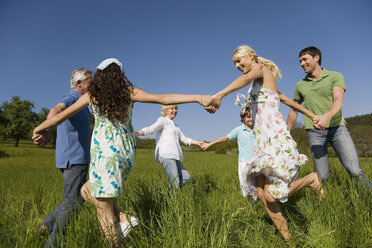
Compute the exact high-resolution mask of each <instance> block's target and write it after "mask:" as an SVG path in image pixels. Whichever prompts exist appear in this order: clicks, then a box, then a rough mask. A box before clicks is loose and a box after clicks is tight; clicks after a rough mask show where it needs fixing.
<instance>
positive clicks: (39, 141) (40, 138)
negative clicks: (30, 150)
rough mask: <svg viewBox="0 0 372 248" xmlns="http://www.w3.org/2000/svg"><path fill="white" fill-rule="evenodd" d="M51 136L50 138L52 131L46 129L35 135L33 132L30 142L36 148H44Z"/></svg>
mask: <svg viewBox="0 0 372 248" xmlns="http://www.w3.org/2000/svg"><path fill="white" fill-rule="evenodd" d="M51 136H52V130H49V129H47V130H44V131H40V132H37V133H36V132H35V130H34V133H33V135H32V141H33V142H34V144H36V145H38V146H45V145H46V144H48V143H49V141H50V137H51Z"/></svg>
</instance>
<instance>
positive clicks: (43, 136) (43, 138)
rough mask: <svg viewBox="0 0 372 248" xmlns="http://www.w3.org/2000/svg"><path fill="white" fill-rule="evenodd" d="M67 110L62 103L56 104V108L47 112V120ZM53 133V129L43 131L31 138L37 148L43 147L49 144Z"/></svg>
mask: <svg viewBox="0 0 372 248" xmlns="http://www.w3.org/2000/svg"><path fill="white" fill-rule="evenodd" d="M66 108H67V106H66V104H64V103H58V104H57V105H56V106H54V107H53V108H51V109H50V110H49V113H48V116H47V119H50V118H52V117H53V116H55V115H57V114H59V113H61V112H62V111H63V110H65V109H66ZM53 131H54V128H49V129H45V130H44V131H43V132H41V133H39V134H37V135H36V137H34V138H33V141H34V143H35V144H37V145H39V146H45V145H46V144H48V143H49V141H50V137H51V135H52V133H53Z"/></svg>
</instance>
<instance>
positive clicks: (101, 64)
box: [97, 58, 123, 71]
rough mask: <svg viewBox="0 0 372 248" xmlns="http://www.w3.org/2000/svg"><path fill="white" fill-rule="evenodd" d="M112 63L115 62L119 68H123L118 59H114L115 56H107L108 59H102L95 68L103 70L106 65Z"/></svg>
mask: <svg viewBox="0 0 372 248" xmlns="http://www.w3.org/2000/svg"><path fill="white" fill-rule="evenodd" d="M112 63H115V64H117V65H118V66H120V69H121V70H123V66H122V65H121V63H120V61H119V60H117V59H115V58H109V59H105V60H104V61H102V62H101V63H100V64H99V65H98V66H97V69H98V70H101V71H102V70H104V69H105V68H106V67H107V66H109V65H111V64H112Z"/></svg>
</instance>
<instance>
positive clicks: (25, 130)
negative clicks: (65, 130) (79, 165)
mask: <svg viewBox="0 0 372 248" xmlns="http://www.w3.org/2000/svg"><path fill="white" fill-rule="evenodd" d="M33 109H34V103H32V102H30V101H28V100H21V99H20V97H19V96H13V97H12V99H11V100H10V101H9V102H8V101H5V102H3V103H2V104H1V106H0V140H2V141H6V140H8V141H9V140H12V141H13V142H14V145H15V146H16V147H17V146H18V144H19V141H20V140H22V139H30V138H31V136H32V130H33V129H34V127H36V126H37V125H38V124H40V123H41V122H43V121H44V120H46V118H47V116H48V113H49V109H47V108H42V109H41V110H40V112H38V113H36V112H34V111H33ZM346 122H347V127H348V129H349V132H350V134H351V136H352V138H353V140H354V143H355V146H356V148H357V151H358V154H359V156H360V157H365V158H369V157H370V156H371V155H372V113H371V114H366V115H357V116H354V117H349V118H346ZM93 125H94V118H92V119H91V128H92V127H93ZM291 134H292V136H293V138H294V140H295V141H296V142H297V147H298V149H299V151H300V152H301V153H304V154H307V155H310V148H309V144H308V139H307V132H306V130H305V129H304V128H303V126H302V125H301V124H300V123H296V124H295V126H294V128H293V129H292V131H291ZM136 141H137V148H140V149H154V148H155V139H139V138H136ZM55 142H56V131H55V130H54V134H53V137H52V141H51V143H52V144H53V145H55ZM182 149H183V150H184V151H200V148H199V147H198V146H185V145H182ZM210 151H214V152H215V153H219V154H237V153H238V147H237V143H236V141H235V140H233V141H226V142H224V143H220V144H217V145H215V146H212V147H211V148H210ZM329 156H330V157H332V156H336V154H335V153H334V151H333V149H329Z"/></svg>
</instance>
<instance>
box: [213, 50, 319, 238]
mask: <svg viewBox="0 0 372 248" xmlns="http://www.w3.org/2000/svg"><path fill="white" fill-rule="evenodd" d="M232 59H233V61H234V63H235V66H236V68H237V69H238V70H240V71H241V72H242V73H243V75H242V76H240V77H238V78H237V79H236V80H235V81H233V82H232V83H231V84H230V85H229V86H227V87H226V88H225V89H223V90H221V91H220V92H218V93H217V94H215V95H214V96H213V98H214V99H215V101H214V106H209V107H207V108H206V109H207V110H208V111H209V112H215V111H216V110H217V109H218V108H219V106H220V104H221V99H222V98H223V97H225V96H226V95H228V94H230V93H231V92H234V91H236V90H238V89H241V88H243V87H244V86H247V85H248V84H250V83H251V82H253V85H252V88H251V89H250V90H249V91H250V92H249V97H250V101H251V104H252V118H253V122H254V126H253V129H254V133H255V142H254V146H255V150H254V155H253V158H252V159H251V161H249V163H247V168H246V173H247V176H248V177H249V176H251V177H255V179H256V185H253V186H254V187H255V190H253V192H252V196H253V197H258V198H259V199H260V200H261V202H262V204H263V206H264V208H265V210H266V212H267V213H268V215H269V216H270V218H271V219H272V221H273V222H274V224H275V225H276V227H277V228H278V230H279V231H280V233H281V234H282V236H283V237H284V239H286V240H289V239H290V232H289V230H288V225H287V221H286V219H285V218H284V215H283V213H282V211H281V209H280V208H279V205H278V203H277V202H278V201H280V202H286V201H287V199H288V197H289V196H291V195H293V194H294V193H296V192H297V191H299V190H300V189H302V188H304V187H310V188H311V189H313V190H314V191H316V192H317V193H318V196H319V197H320V198H321V197H322V195H323V193H324V190H323V187H322V185H321V181H320V179H319V176H318V174H317V173H315V172H313V173H310V174H309V175H307V176H305V177H303V178H300V179H297V180H296V178H297V175H298V170H299V168H300V167H301V166H302V165H303V164H304V163H305V162H306V160H307V157H306V156H305V155H302V154H299V153H298V151H297V147H296V142H295V141H294V140H293V139H292V137H291V135H290V133H289V131H288V128H287V125H286V122H285V120H284V118H283V116H282V114H281V113H280V111H279V103H280V101H282V102H283V103H285V104H287V105H288V106H290V107H292V108H294V109H296V110H298V111H300V112H302V113H303V114H305V115H307V116H309V117H310V118H311V119H312V120H313V121H314V126H315V127H317V124H316V123H317V120H318V117H317V116H315V115H314V114H313V113H311V112H310V111H308V110H307V109H305V108H304V107H302V106H301V105H299V104H297V103H295V102H294V101H292V100H290V99H289V98H287V97H286V96H284V95H283V94H281V93H280V92H279V91H278V88H277V85H276V81H275V80H276V79H278V78H279V77H281V73H280V71H279V68H278V67H277V66H276V65H275V64H274V63H273V62H272V61H270V60H267V59H264V58H262V57H257V55H256V53H255V51H254V50H253V49H252V48H251V47H249V46H240V47H238V48H237V49H235V51H234V53H233V56H232Z"/></svg>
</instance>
